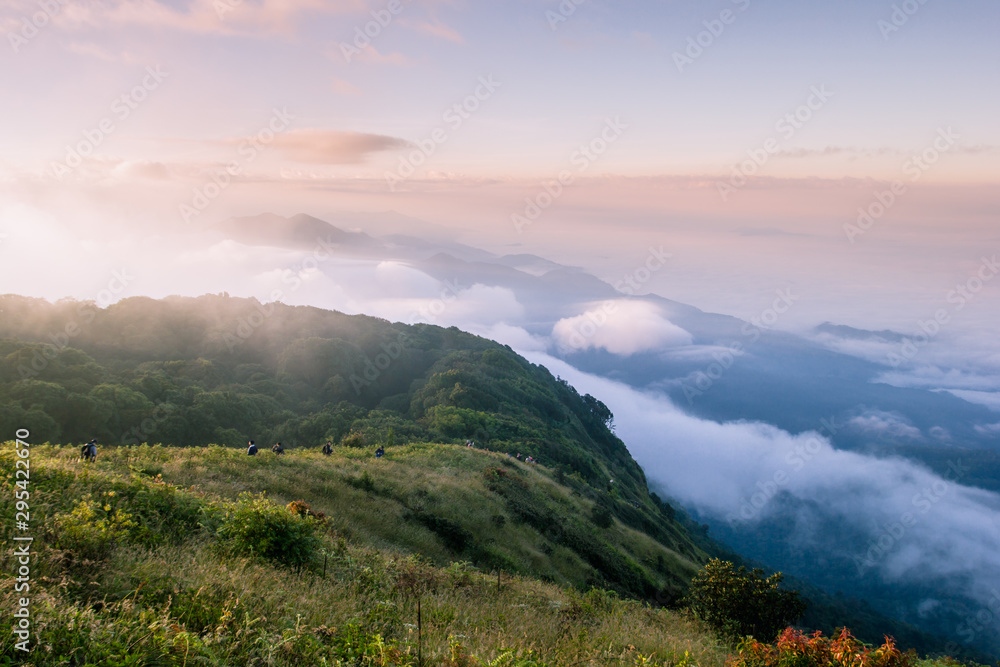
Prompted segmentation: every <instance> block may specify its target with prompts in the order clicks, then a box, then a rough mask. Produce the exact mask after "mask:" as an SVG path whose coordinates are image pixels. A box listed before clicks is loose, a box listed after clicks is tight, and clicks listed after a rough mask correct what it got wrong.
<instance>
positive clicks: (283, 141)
mask: <svg viewBox="0 0 1000 667" xmlns="http://www.w3.org/2000/svg"><path fill="white" fill-rule="evenodd" d="M243 141H244V139H242V138H240V139H231V140H228V142H227V143H241V142H243ZM270 145H271V147H273V148H275V149H276V150H278V151H279V152H280V153H281V154H282V155H283V156H284V157H285V158H287V159H289V160H294V161H296V162H306V163H311V164H360V163H362V162H364V161H365V160H366V159H367V158H368V156H369V155H370V154H372V153H378V152H381V151H387V150H394V149H400V148H407V147H409V146H410V144H409V143H408V142H407V141H405V140H404V139H398V138H396V137H387V136H384V135H380V134H365V133H362V132H343V131H339V130H320V129H311V128H308V129H300V130H289V131H288V132H283V133H281V134H276V135H275V136H274V140H273V141H272V142H271V144H270Z"/></svg>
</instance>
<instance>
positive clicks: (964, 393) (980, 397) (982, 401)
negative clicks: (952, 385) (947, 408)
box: [945, 389, 1000, 412]
mask: <svg viewBox="0 0 1000 667" xmlns="http://www.w3.org/2000/svg"><path fill="white" fill-rule="evenodd" d="M945 391H947V392H948V393H950V394H954V395H955V396H958V397H959V398H961V399H962V400H963V401H968V402H969V403H975V404H977V405H985V406H986V407H988V408H989V409H990V410H995V411H997V412H1000V392H995V391H972V390H970V389H947V390H945Z"/></svg>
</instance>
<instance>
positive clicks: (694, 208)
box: [0, 0, 1000, 328]
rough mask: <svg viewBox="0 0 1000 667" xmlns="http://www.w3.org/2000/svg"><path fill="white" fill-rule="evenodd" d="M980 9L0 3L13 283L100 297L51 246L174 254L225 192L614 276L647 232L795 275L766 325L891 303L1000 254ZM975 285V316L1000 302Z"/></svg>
mask: <svg viewBox="0 0 1000 667" xmlns="http://www.w3.org/2000/svg"><path fill="white" fill-rule="evenodd" d="M998 18H1000V6H998V5H997V4H996V3H993V2H988V1H986V0H978V1H973V0H959V1H956V2H949V3H944V2H940V1H935V0H923V1H922V2H921V0H908V1H907V2H889V1H885V2H881V1H874V2H873V1H869V0H866V1H857V0H848V1H846V2H840V3H836V4H830V3H822V2H816V1H806V2H792V1H791V0H777V1H773V2H764V1H763V0H717V1H713V2H693V1H684V0H676V1H670V2H628V1H627V2H601V1H599V0H582V1H580V0H565V1H563V2H561V3H560V2H556V1H547V0H546V1H535V0H512V1H509V2H503V3H472V2H463V1H461V0H427V1H420V0H394V1H391V2H390V1H389V0H373V1H371V2H369V1H367V0H344V1H341V2H328V1H327V2H325V1H323V0H264V1H263V2H252V1H251V0H197V1H195V2H190V3H187V2H165V1H160V0H120V1H115V0H109V1H87V2H83V1H80V0H4V2H3V3H2V4H0V32H2V33H4V35H5V37H6V42H7V44H6V45H5V46H4V47H3V48H0V53H2V55H0V58H2V59H3V66H2V68H0V90H2V91H3V92H4V95H3V97H2V100H3V101H2V102H0V104H2V105H3V107H2V108H3V115H4V119H5V121H6V122H5V123H3V124H2V126H0V145H2V146H3V147H4V150H3V151H2V153H0V197H2V199H0V234H3V237H0V257H2V258H3V259H4V261H5V262H6V263H7V265H8V266H9V267H12V268H15V269H17V272H18V274H19V275H20V278H19V279H17V280H14V281H12V282H11V283H10V285H11V287H9V288H8V290H5V291H19V292H21V293H31V294H34V295H38V296H45V297H47V298H58V297H61V296H71V295H72V296H78V297H83V298H86V297H90V296H91V294H92V287H91V286H89V285H83V284H82V283H81V281H80V279H79V276H78V275H76V274H75V273H74V272H72V271H68V270H67V267H69V266H74V265H77V264H80V263H87V264H89V265H91V266H98V265H100V266H101V267H102V268H101V271H100V273H101V275H102V276H103V275H107V274H108V273H109V272H110V271H111V270H113V269H112V268H111V267H114V266H119V265H121V264H122V263H123V262H125V261H126V260H128V259H129V258H131V259H132V260H133V261H135V258H137V257H142V259H141V260H140V261H141V262H144V263H154V262H159V263H169V262H170V261H171V256H170V255H167V256H162V255H156V256H152V255H148V254H144V253H146V252H147V251H150V250H151V249H157V250H158V249H162V248H163V247H165V246H164V245H163V244H162V243H161V239H163V238H164V237H170V236H172V235H176V234H178V233H183V232H185V231H190V230H192V229H198V228H202V227H205V226H209V225H212V224H214V223H215V222H217V221H219V220H224V219H226V218H228V217H230V216H233V215H253V214H257V213H261V212H265V211H273V212H275V213H279V214H284V215H290V214H294V213H299V212H305V213H310V214H313V215H317V216H319V217H324V216H331V215H337V216H341V217H343V216H344V215H354V214H358V215H362V216H363V215H365V214H376V213H377V214H381V213H385V212H390V211H391V212H395V213H398V214H400V215H401V216H405V217H406V218H409V219H412V220H413V223H412V230H413V232H414V233H415V234H418V235H419V234H426V233H428V230H436V231H437V232H438V233H441V234H443V235H445V236H448V237H450V238H457V239H460V240H462V241H465V242H468V243H471V244H473V245H477V246H480V247H484V248H487V249H490V250H494V251H497V252H500V253H504V252H530V253H536V254H539V255H542V256H545V257H549V258H551V259H553V260H555V261H559V262H561V263H564V264H570V265H575V266H583V267H585V268H587V269H588V270H590V271H592V272H593V273H595V274H596V275H598V276H600V277H602V278H604V279H607V280H614V279H616V278H618V277H620V276H621V275H622V274H623V272H628V271H630V270H632V269H633V268H634V267H635V265H636V262H639V261H641V260H642V258H643V257H644V256H645V255H646V252H647V249H648V248H649V247H659V246H663V247H665V248H666V249H667V250H669V251H670V252H671V253H672V255H673V260H672V263H671V265H670V267H669V270H667V271H662V272H659V273H658V274H657V275H656V276H655V277H654V279H653V280H652V281H651V282H650V283H649V284H648V285H647V286H646V289H647V290H648V291H650V292H655V293H658V294H661V295H663V296H667V297H669V298H674V299H677V300H679V301H683V302H687V303H692V304H693V305H696V306H698V307H701V308H703V309H706V310H711V311H717V312H724V313H727V314H733V315H736V316H740V317H750V316H752V315H753V314H754V313H756V312H759V311H760V309H761V306H762V304H766V302H767V301H768V300H769V299H770V298H772V297H771V295H773V293H774V291H775V290H776V289H781V288H785V289H787V288H793V289H795V290H798V292H799V293H800V294H802V302H803V303H804V304H805V305H803V306H802V307H801V308H797V309H796V313H795V314H794V315H792V316H790V317H789V318H788V319H787V321H786V322H785V323H784V325H783V326H787V327H789V328H795V327H799V328H803V327H808V326H812V325H814V324H817V323H819V322H822V321H825V320H832V321H836V322H842V323H846V324H851V325H854V326H863V327H872V328H880V327H882V326H894V327H897V328H906V327H907V326H912V325H913V323H914V322H916V321H917V320H918V319H919V318H923V317H926V316H927V313H928V312H930V313H933V312H934V310H935V309H936V308H938V307H939V306H940V305H941V304H942V303H943V302H944V300H945V298H946V295H947V294H948V292H949V291H950V290H951V289H953V288H954V287H955V285H956V284H957V281H964V280H967V279H968V276H969V275H971V273H972V272H975V271H976V270H978V267H979V265H980V264H981V262H982V259H983V258H984V256H985V257H986V258H989V257H991V256H992V254H993V253H994V252H996V251H1000V231H998V228H997V225H996V218H997V213H998V210H1000V201H998V200H1000V194H998V193H1000V190H998V188H997V187H996V186H997V182H998V180H1000V159H998V157H1000V155H998V150H1000V125H998V124H997V123H996V122H995V118H996V117H997V112H998V110H1000V99H998V96H1000V91H998V90H997V87H996V86H995V85H993V84H994V82H995V81H996V72H997V71H998V69H997V68H998V65H1000V45H998V44H997V42H996V40H995V39H994V36H995V34H996V27H997V19H998ZM560 180H562V182H560ZM862 213H864V214H865V215H862ZM359 226H361V225H360V224H359ZM167 245H169V244H167ZM134 289H138V287H135V288H134ZM205 289H206V291H211V286H210V285H206V288H205ZM994 292H996V293H1000V291H997V290H994ZM979 302H980V303H983V304H985V305H983V306H982V308H980V309H979V312H978V313H977V312H972V311H973V309H970V310H969V311H967V313H966V317H967V318H968V319H967V322H968V326H970V327H981V326H983V324H984V323H992V322H993V320H992V315H991V314H990V312H997V311H998V309H996V308H995V306H996V305H1000V298H997V297H993V296H992V295H991V294H989V293H988V292H987V291H984V292H983V294H982V295H981V296H980V298H979Z"/></svg>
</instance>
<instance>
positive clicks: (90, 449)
mask: <svg viewBox="0 0 1000 667" xmlns="http://www.w3.org/2000/svg"><path fill="white" fill-rule="evenodd" d="M80 456H81V457H82V458H83V460H84V461H89V462H94V461H96V460H97V438H94V439H93V440H91V441H90V442H88V443H87V444H85V445H84V446H83V447H81V448H80Z"/></svg>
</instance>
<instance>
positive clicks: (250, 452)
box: [247, 440, 257, 456]
mask: <svg viewBox="0 0 1000 667" xmlns="http://www.w3.org/2000/svg"><path fill="white" fill-rule="evenodd" d="M247 456H257V445H255V444H253V440H251V441H250V444H249V446H248V447H247Z"/></svg>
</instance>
